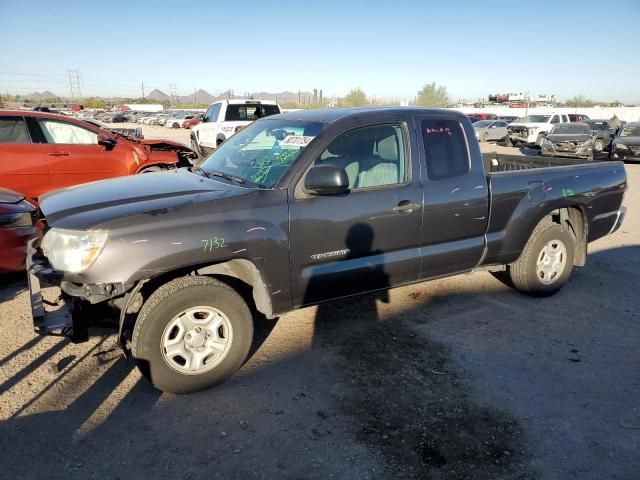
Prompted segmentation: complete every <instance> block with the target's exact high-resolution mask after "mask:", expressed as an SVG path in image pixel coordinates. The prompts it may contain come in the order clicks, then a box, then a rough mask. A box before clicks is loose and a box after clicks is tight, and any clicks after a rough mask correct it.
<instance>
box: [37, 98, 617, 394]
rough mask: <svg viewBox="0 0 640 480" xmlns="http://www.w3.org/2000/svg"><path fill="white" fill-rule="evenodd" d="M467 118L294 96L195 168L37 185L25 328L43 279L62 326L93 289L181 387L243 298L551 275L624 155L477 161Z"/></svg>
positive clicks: (151, 361) (280, 310)
mask: <svg viewBox="0 0 640 480" xmlns="http://www.w3.org/2000/svg"><path fill="white" fill-rule="evenodd" d="M473 135H474V131H473V127H472V125H471V123H470V122H469V120H468V119H467V117H465V116H464V115H462V114H461V113H459V112H455V111H449V110H431V109H419V108H408V107H407V108H395V109H393V108H370V109H346V108H345V109H319V110H307V111H297V112H290V113H285V114H282V115H278V116H275V117H270V118H263V119H260V120H258V121H256V122H254V123H253V124H251V125H249V126H248V127H246V128H244V129H243V130H241V131H240V132H238V133H237V134H236V135H234V136H232V137H231V138H229V140H227V141H226V142H225V143H223V144H221V145H220V146H219V147H218V148H217V149H216V151H215V152H214V153H213V154H212V155H211V156H209V157H208V158H207V160H206V161H205V162H204V163H203V164H202V165H201V166H200V168H197V169H192V170H189V169H179V170H178V171H177V172H175V173H158V174H152V175H138V176H133V177H126V178H120V179H113V180H107V181H103V182H96V183H93V184H90V185H83V186H79V187H76V188H73V189H67V190H62V191H58V192H55V193H51V194H49V195H46V196H45V197H44V198H43V199H42V202H41V209H42V212H43V214H44V217H45V218H46V222H47V227H46V233H45V235H44V238H43V239H42V241H41V242H40V241H39V240H38V239H34V240H32V241H30V248H29V254H28V256H27V265H28V266H29V268H28V271H29V275H28V278H29V286H30V291H31V295H30V297H29V298H30V299H31V302H32V303H31V308H32V314H33V319H34V325H35V328H36V330H37V331H38V332H40V333H43V334H45V333H52V332H55V331H56V330H55V328H54V327H56V326H57V327H61V325H60V323H58V324H57V325H54V324H53V323H51V322H52V320H51V313H50V312H48V311H46V310H45V309H44V307H43V306H42V303H41V302H40V298H41V294H42V292H41V289H42V288H43V287H46V286H47V285H53V286H59V287H61V289H62V299H61V300H60V301H59V302H58V303H57V305H56V306H55V307H56V308H58V309H59V310H58V311H59V312H62V313H64V314H67V315H68V319H69V320H68V321H67V322H63V323H64V325H63V326H64V327H65V328H70V329H71V331H72V334H73V338H74V339H75V340H76V341H80V340H86V339H87V338H88V330H87V328H88V326H89V324H88V322H89V321H90V319H91V318H93V317H92V315H91V313H90V312H91V305H93V304H96V303H108V304H109V305H110V306H113V307H114V308H117V309H120V312H121V313H120V316H119V317H118V318H116V319H114V320H115V325H117V329H118V331H119V334H118V338H119V341H120V345H121V347H122V348H124V349H125V352H126V353H127V354H128V355H129V354H130V355H131V356H132V357H133V358H134V359H135V360H136V362H137V363H138V365H139V367H140V370H141V372H142V374H143V375H144V376H145V377H147V378H148V379H150V380H151V382H152V383H153V385H155V387H156V388H158V389H160V390H164V391H169V392H174V393H189V392H194V391H197V390H202V389H204V388H208V387H210V386H212V385H216V384H218V383H220V382H222V381H224V380H225V379H227V378H229V377H230V376H231V375H233V373H234V372H235V371H236V370H237V369H238V368H239V367H240V366H241V365H242V364H243V363H244V361H245V359H246V357H247V354H248V352H249V349H250V346H251V344H252V340H253V319H252V315H251V308H255V309H257V310H258V311H259V312H261V313H262V314H263V315H265V316H266V317H268V318H274V317H277V316H279V315H282V314H284V313H286V312H288V311H290V310H292V309H296V308H301V307H304V306H308V305H314V304H317V303H320V302H324V301H328V300H332V299H336V298H343V297H347V296H350V295H355V294H360V293H364V292H370V291H377V290H385V289H388V288H391V287H395V286H399V285H406V284H411V283H416V282H421V281H424V280H428V279H431V278H438V277H442V276H446V275H454V274H457V273H460V272H466V271H471V270H473V269H476V268H485V269H488V270H491V271H505V274H506V275H508V276H509V277H510V279H511V281H512V282H513V285H514V286H515V287H516V288H517V289H519V290H521V291H523V292H526V293H528V294H531V295H534V296H546V295H551V294H553V293H555V292H557V291H558V290H560V288H561V287H562V286H563V285H564V284H565V282H567V280H568V279H569V276H570V275H571V272H572V269H573V267H574V266H582V265H584V264H585V262H586V255H587V244H588V242H591V241H593V240H596V239H598V238H600V237H603V236H605V235H607V234H609V233H611V232H614V231H615V230H616V229H617V228H619V227H620V224H621V222H622V219H623V217H624V214H625V209H624V207H621V203H622V198H623V195H624V191H625V189H626V185H627V183H626V175H625V169H624V165H623V164H622V163H621V162H618V164H616V165H615V166H613V168H612V165H611V164H609V163H602V162H597V163H589V164H577V161H576V160H574V159H548V158H541V157H539V156H531V157H527V156H521V155H518V156H512V157H511V159H510V158H504V157H502V158H491V159H487V161H486V162H485V159H484V158H483V156H482V154H481V152H480V148H479V145H478V143H477V142H474V141H473ZM541 167H544V168H541ZM511 170H513V171H511ZM495 172H499V174H495ZM434 226H436V227H437V228H434ZM399 232H401V234H399ZM250 307H251V308H250ZM125 314H127V315H125ZM125 316H126V320H127V321H126V322H125Z"/></svg>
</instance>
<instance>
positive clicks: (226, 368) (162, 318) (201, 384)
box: [131, 276, 253, 394]
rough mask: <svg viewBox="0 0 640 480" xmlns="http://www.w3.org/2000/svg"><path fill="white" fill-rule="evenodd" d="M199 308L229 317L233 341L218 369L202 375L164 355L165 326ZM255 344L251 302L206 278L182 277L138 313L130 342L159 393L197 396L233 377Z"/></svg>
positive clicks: (223, 285) (141, 366)
mask: <svg viewBox="0 0 640 480" xmlns="http://www.w3.org/2000/svg"><path fill="white" fill-rule="evenodd" d="M195 306H203V307H207V306H211V307H213V308H215V309H217V310H219V311H221V312H223V313H224V315H225V316H226V317H227V319H228V321H229V323H230V324H231V332H232V336H231V338H232V340H231V341H230V344H229V347H228V350H227V352H226V354H225V356H224V357H223V359H222V360H221V361H220V363H219V364H217V365H216V366H215V367H214V368H213V369H211V370H207V371H204V372H203V373H199V374H185V373H180V372H178V371H177V370H176V369H174V368H173V367H171V366H170V365H169V364H168V363H167V361H166V360H165V359H164V358H163V357H164V350H163V347H162V345H161V342H162V337H163V333H164V331H165V328H166V327H167V325H169V323H170V322H171V321H172V319H175V318H176V316H178V315H179V314H180V313H181V312H184V311H185V310H186V309H189V308H192V307H195ZM252 340H253V318H252V316H251V312H250V310H249V307H248V306H247V304H246V302H245V301H244V300H243V299H242V297H241V296H240V295H239V294H238V293H237V292H236V291H235V290H233V289H232V288H231V287H229V286H228V285H226V284H224V283H222V282H219V281H218V280H215V279H213V278H209V277H204V276H190V277H182V278H178V279H175V280H172V281H171V282H169V283H166V284H165V285H163V286H161V287H160V288H158V289H157V290H156V291H155V292H154V293H153V294H152V295H151V296H150V297H149V299H148V300H147V301H146V302H145V304H144V305H143V306H142V309H141V310H140V313H139V314H138V319H137V321H136V324H135V326H134V329H133V334H132V339H131V353H132V355H133V357H134V358H135V360H136V363H137V365H138V368H139V369H140V371H141V372H142V374H143V375H144V376H145V377H146V378H147V379H148V380H149V381H150V382H151V383H152V384H153V386H154V387H155V388H157V389H158V390H162V391H163V392H170V393H176V394H186V393H193V392H197V391H200V390H204V389H206V388H210V387H213V386H214V385H218V384H220V383H222V382H224V381H225V380H227V379H228V378H230V377H231V376H232V375H233V374H234V373H235V372H236V371H237V370H238V369H239V368H240V367H241V366H242V364H243V363H244V361H245V360H246V358H247V355H248V353H249V349H250V347H251V342H252Z"/></svg>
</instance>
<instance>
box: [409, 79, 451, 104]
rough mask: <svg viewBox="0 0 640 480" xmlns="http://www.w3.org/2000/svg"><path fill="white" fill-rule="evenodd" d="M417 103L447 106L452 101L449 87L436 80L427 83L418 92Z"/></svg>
mask: <svg viewBox="0 0 640 480" xmlns="http://www.w3.org/2000/svg"><path fill="white" fill-rule="evenodd" d="M416 103H417V104H418V105H419V106H421V107H446V106H447V105H449V103H450V102H449V92H448V91H447V87H445V86H443V85H436V82H431V83H428V84H426V85H425V86H424V87H422V89H421V90H420V91H419V92H418V99H417V102H416Z"/></svg>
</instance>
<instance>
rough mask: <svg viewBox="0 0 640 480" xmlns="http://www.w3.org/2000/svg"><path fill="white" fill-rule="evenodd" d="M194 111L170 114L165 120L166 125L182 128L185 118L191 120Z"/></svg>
mask: <svg viewBox="0 0 640 480" xmlns="http://www.w3.org/2000/svg"><path fill="white" fill-rule="evenodd" d="M192 118H193V113H190V112H180V113H178V114H177V115H174V116H170V117H169V118H168V119H167V120H166V121H165V122H164V126H165V127H169V128H181V127H182V124H183V123H184V121H185V120H191V119H192Z"/></svg>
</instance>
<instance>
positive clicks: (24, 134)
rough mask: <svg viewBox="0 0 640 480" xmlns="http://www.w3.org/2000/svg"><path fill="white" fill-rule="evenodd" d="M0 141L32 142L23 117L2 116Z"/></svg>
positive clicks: (0, 119)
mask: <svg viewBox="0 0 640 480" xmlns="http://www.w3.org/2000/svg"><path fill="white" fill-rule="evenodd" d="M0 143H31V136H30V135H29V129H28V128H27V124H26V122H25V121H24V118H23V117H13V116H5V117H0Z"/></svg>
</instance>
